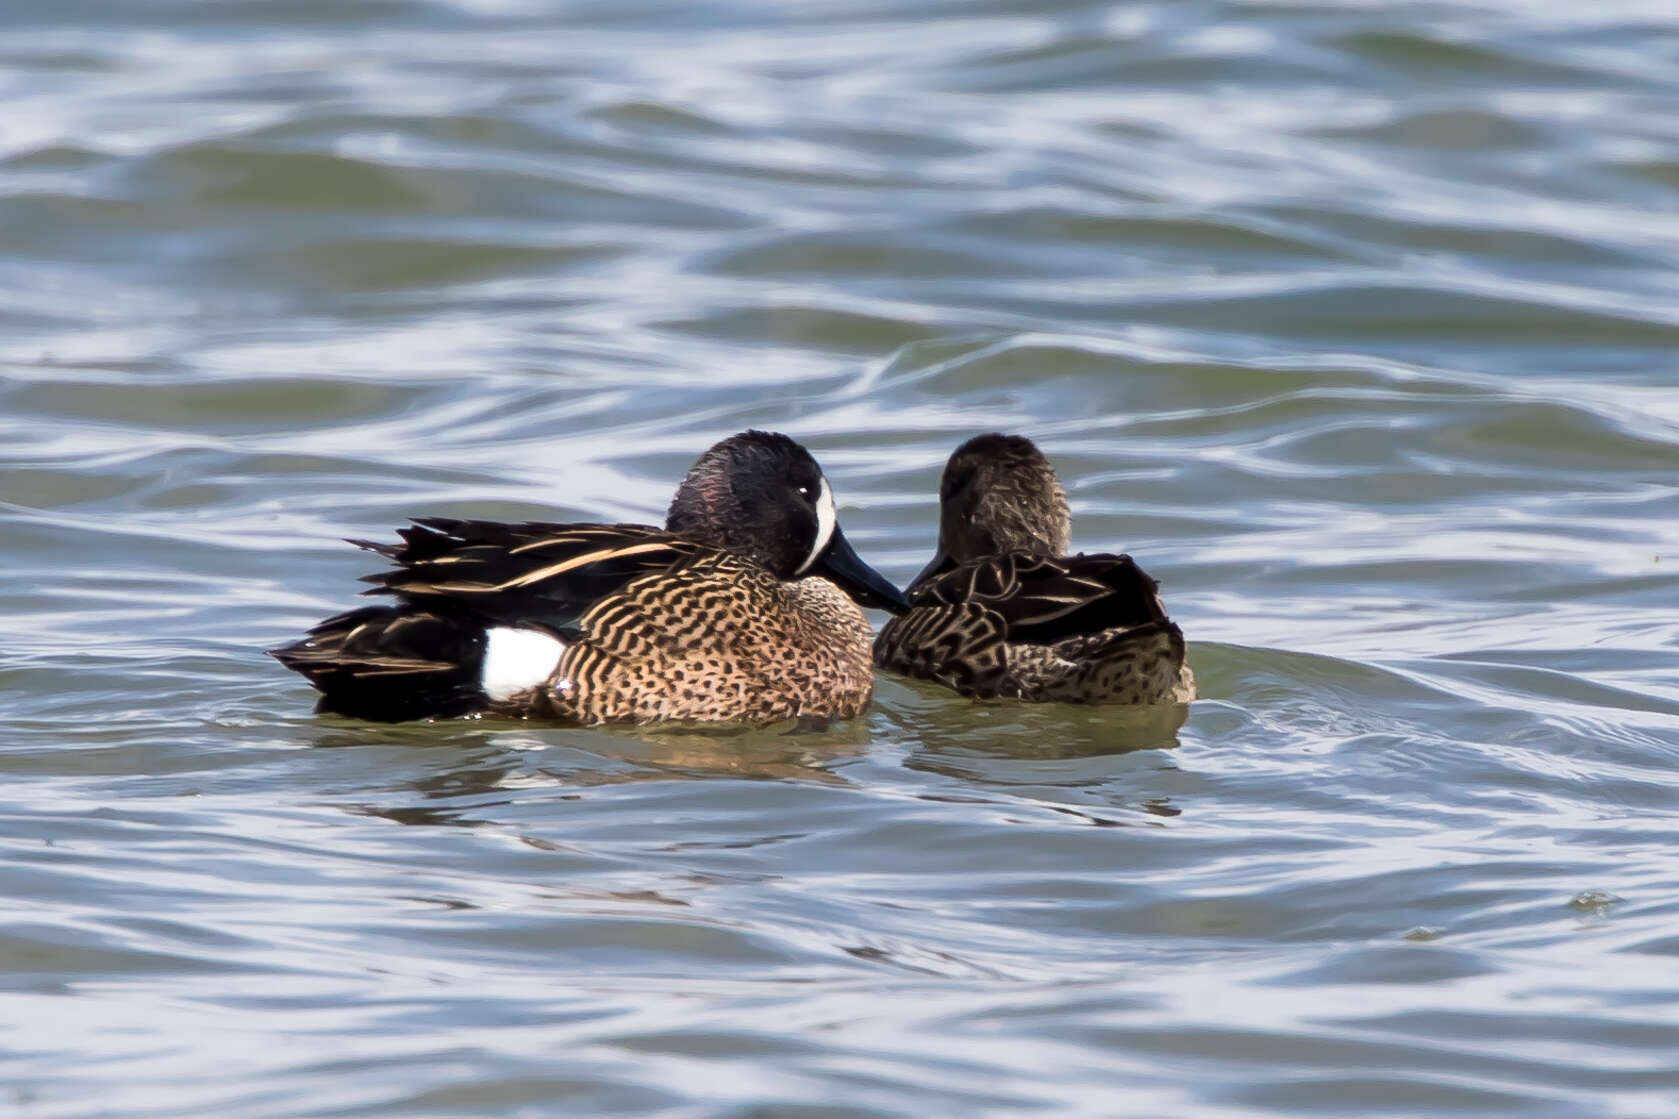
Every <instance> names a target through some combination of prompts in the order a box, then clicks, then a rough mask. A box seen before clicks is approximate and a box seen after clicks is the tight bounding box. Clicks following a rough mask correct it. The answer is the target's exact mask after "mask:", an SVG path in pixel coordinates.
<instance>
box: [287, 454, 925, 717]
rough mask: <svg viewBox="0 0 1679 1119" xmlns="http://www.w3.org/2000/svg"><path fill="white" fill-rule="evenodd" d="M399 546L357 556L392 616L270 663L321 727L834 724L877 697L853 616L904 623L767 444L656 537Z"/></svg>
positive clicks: (621, 528) (577, 528)
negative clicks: (449, 721)
mask: <svg viewBox="0 0 1679 1119" xmlns="http://www.w3.org/2000/svg"><path fill="white" fill-rule="evenodd" d="M398 535H399V536H401V537H402V543H400V544H374V543H369V542H367V541H361V540H356V541H351V543H354V544H357V545H359V546H360V547H363V548H367V549H369V550H371V551H374V552H377V553H379V554H380V555H382V556H385V557H386V558H388V559H390V560H391V561H393V563H394V567H393V568H392V569H390V570H387V571H382V572H380V573H378V574H376V575H370V576H367V577H366V579H365V580H364V581H365V582H369V583H372V584H374V589H373V590H371V591H367V592H365V593H367V594H376V595H394V596H395V598H396V600H397V601H396V602H395V603H394V604H391V605H381V606H367V607H363V608H362V609H360V610H352V611H350V612H349V613H346V614H340V615H338V616H337V617H335V618H329V619H327V620H326V621H324V622H322V623H321V624H320V625H318V626H316V627H315V628H314V629H312V630H310V631H309V633H308V635H307V636H306V637H304V638H303V639H302V640H301V641H298V642H296V643H295V644H292V645H287V646H286V647H284V648H282V649H275V650H273V654H274V656H276V657H278V658H279V660H280V663H282V664H284V665H285V666H286V667H287V668H291V669H294V670H296V671H298V672H300V673H302V674H303V675H304V676H305V677H307V678H308V680H309V682H310V683H311V684H313V685H314V686H315V687H316V688H317V689H319V691H320V693H321V698H320V703H319V707H318V710H320V711H331V712H336V713H338V714H342V715H350V716H354V717H357V718H363V719H377V720H381V721H386V722H398V721H401V720H405V719H424V718H447V717H453V716H461V715H478V714H486V713H490V714H505V715H534V716H538V717H544V718H553V719H558V720H563V721H566V722H575V723H607V722H633V723H647V722H657V721H663V720H692V721H698V722H772V721H774V720H777V719H782V718H787V717H789V716H794V715H815V716H827V717H837V718H843V717H848V716H851V715H855V714H857V713H858V712H859V711H861V710H862V709H863V707H864V706H865V705H866V704H867V703H868V701H869V696H870V694H871V693H872V691H873V689H874V669H873V666H872V665H871V664H870V661H869V637H870V631H869V624H868V622H867V620H866V619H865V618H864V617H863V612H862V610H860V609H858V603H861V604H863V605H865V606H875V607H881V608H885V609H890V610H901V609H903V608H905V606H906V605H907V604H906V603H905V601H904V598H903V595H902V594H901V593H899V591H898V590H897V588H896V587H894V586H892V585H891V584H890V583H888V582H887V581H886V580H885V579H883V578H882V577H881V576H880V575H879V574H877V573H876V572H875V571H874V570H873V569H872V568H870V567H869V566H868V565H867V564H865V563H863V561H862V560H860V559H858V558H857V553H856V552H854V551H852V549H851V545H850V544H849V543H847V542H846V539H845V536H844V534H843V533H841V532H840V528H839V524H838V523H837V521H836V520H835V515H834V496H833V491H832V489H831V488H830V487H829V485H828V480H827V478H825V477H824V476H823V474H822V469H821V467H819V466H817V465H816V460H815V459H814V458H812V457H811V456H810V452H808V451H806V450H805V449H804V448H803V447H801V446H800V445H799V444H797V443H795V442H794V441H793V440H791V439H789V438H787V436H785V435H776V434H771V433H768V432H761V431H748V432H745V433H743V434H740V435H736V436H733V437H732V438H729V439H725V440H724V441H723V442H721V443H719V444H717V445H716V446H714V447H712V448H711V449H710V450H709V451H707V452H706V453H705V454H704V455H702V456H701V457H700V459H699V461H698V462H696V463H695V464H694V467H693V469H692V470H690V471H689V472H688V476H687V477H686V478H685V479H684V480H683V482H682V486H681V488H680V489H678V490H677V492H676V497H675V499H674V500H673V501H672V502H671V505H670V512H669V515H668V517H667V519H666V522H665V528H664V529H658V528H653V527H651V526H649V525H600V524H536V523H531V524H498V523H494V522H490V521H462V520H449V519H445V518H440V517H429V518H425V519H423V520H418V521H416V522H415V524H414V527H411V528H405V529H401V530H399V531H398ZM848 595H849V597H847V596H848ZM853 600H855V601H853Z"/></svg>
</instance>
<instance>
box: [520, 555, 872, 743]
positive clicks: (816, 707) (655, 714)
mask: <svg viewBox="0 0 1679 1119" xmlns="http://www.w3.org/2000/svg"><path fill="white" fill-rule="evenodd" d="M578 628H579V631H580V633H579V636H578V637H577V639H576V641H575V642H574V643H573V644H572V645H571V647H569V648H568V649H567V651H566V653H565V655H564V656H563V657H562V658H561V661H560V665H559V667H558V669H557V670H556V672H555V678H556V679H557V680H561V681H564V682H565V686H564V687H559V688H552V689H548V690H546V691H545V692H544V693H543V694H542V695H541V696H540V697H537V698H536V702H535V703H534V705H533V706H534V707H535V708H536V712H537V713H540V714H544V715H547V716H549V717H553V718H558V719H563V720H566V721H568V722H578V723H585V724H588V723H623V722H629V723H648V722H658V721H663V720H693V721H698V722H718V721H725V720H727V721H746V722H770V721H774V720H777V719H784V718H788V717H791V716H795V715H819V716H828V717H834V718H845V717H849V716H852V715H855V714H857V713H858V712H860V711H861V710H862V709H863V708H864V707H865V706H866V705H867V704H868V702H869V697H870V695H871V694H872V693H873V690H874V669H873V666H872V665H871V664H870V661H869V653H868V649H869V633H870V631H869V625H868V621H867V620H866V619H865V618H864V616H863V612H862V610H860V609H859V608H858V607H857V605H856V603H854V602H852V601H851V599H849V598H848V597H846V595H845V594H844V593H843V592H842V591H840V589H839V588H838V587H836V586H834V585H833V584H832V583H830V582H828V581H827V580H826V579H822V578H816V577H811V578H806V579H800V580H797V581H795V582H791V583H783V582H780V581H779V580H777V579H775V578H773V577H771V576H769V575H768V574H766V573H765V572H764V571H763V570H762V569H761V568H759V567H757V566H756V565H755V564H752V563H750V562H748V561H746V560H743V559H741V558H739V557H737V556H733V555H728V554H719V555H716V556H715V557H713V558H711V559H708V560H706V561H704V562H701V563H696V564H694V565H692V566H690V567H689V568H687V569H685V570H683V571H682V572H680V573H679V574H678V575H675V576H672V575H657V576H647V577H643V578H641V579H639V580H637V581H635V582H633V583H630V584H629V585H627V586H626V587H625V588H624V589H623V590H622V591H621V592H619V593H618V594H614V595H612V596H611V597H609V598H606V599H603V600H602V601H601V602H599V603H598V604H596V605H595V606H594V607H593V608H592V609H591V610H590V611H589V612H588V613H587V614H585V615H584V616H583V618H582V620H581V622H580V623H579V626H578Z"/></svg>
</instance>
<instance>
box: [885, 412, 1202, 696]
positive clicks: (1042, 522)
mask: <svg viewBox="0 0 1679 1119" xmlns="http://www.w3.org/2000/svg"><path fill="white" fill-rule="evenodd" d="M1071 536H1072V517H1071V515H1070V514H1069V513H1068V510H1067V494H1066V491H1064V490H1063V489H1062V488H1061V482H1060V480H1059V479H1057V478H1056V476H1055V469H1054V468H1053V467H1052V466H1050V464H1049V460H1048V459H1046V458H1045V457H1044V456H1043V454H1042V452H1040V451H1039V450H1038V448H1037V447H1035V446H1034V445H1033V444H1032V441H1031V440H1029V439H1025V438H1022V437H1021V436H1018V435H995V434H993V435H980V436H976V437H975V438H973V439H970V440H968V441H967V442H966V443H964V444H962V445H961V446H960V447H958V448H956V450H955V452H954V453H952V454H951V456H950V461H949V462H948V463H946V464H945V468H944V477H943V478H942V479H941V480H940V482H939V545H938V551H937V552H936V553H935V554H934V556H933V561H932V562H931V563H929V564H928V565H927V567H926V568H925V569H924V570H923V571H922V572H921V574H919V575H917V576H916V577H915V581H914V582H913V583H911V584H910V587H909V591H908V597H909V601H910V609H909V611H908V612H906V613H904V614H901V615H900V616H898V617H895V618H893V619H891V620H890V621H889V622H887V623H886V626H885V628H884V629H882V630H881V631H880V636H879V637H878V638H877V639H876V640H875V645H874V657H875V663H876V664H878V665H879V666H880V667H882V668H887V669H891V670H892V671H894V672H901V673H903V674H904V675H906V676H917V677H920V678H922V679H926V680H935V681H937V682H939V683H941V684H944V685H946V686H948V687H951V688H954V689H955V690H956V691H958V692H961V693H962V694H963V695H966V696H974V697H979V698H993V697H1007V698H1012V699H1025V700H1043V701H1063V702H1070V703H1169V702H1178V703H1182V702H1187V701H1188V700H1191V699H1194V698H1195V677H1194V675H1193V674H1192V673H1191V672H1190V670H1189V666H1187V665H1186V664H1184V642H1183V632H1182V631H1181V630H1179V629H1178V627H1177V626H1176V625H1175V624H1174V623H1173V622H1172V621H1171V620H1170V619H1168V618H1167V617H1166V609H1165V607H1164V606H1163V605H1162V604H1161V601H1160V595H1159V594H1158V593H1157V591H1158V584H1157V583H1155V581H1154V580H1153V579H1151V578H1149V577H1148V576H1147V575H1146V574H1144V573H1143V570H1142V569H1141V568H1140V567H1138V566H1137V565H1136V563H1135V562H1133V561H1132V559H1131V557H1130V556H1113V555H1096V556H1087V555H1076V556H1069V555H1067V551H1068V549H1069V547H1070V545H1071Z"/></svg>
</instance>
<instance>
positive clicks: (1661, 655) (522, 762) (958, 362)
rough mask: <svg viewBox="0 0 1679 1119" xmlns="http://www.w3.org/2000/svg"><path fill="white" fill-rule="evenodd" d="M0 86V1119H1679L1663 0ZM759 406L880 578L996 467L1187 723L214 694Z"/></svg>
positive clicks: (28, 49)
mask: <svg viewBox="0 0 1679 1119" xmlns="http://www.w3.org/2000/svg"><path fill="white" fill-rule="evenodd" d="M0 91H3V96H4V98H5V109H4V111H3V112H0V328H3V329H0V360H3V364H0V534H3V535H0V539H3V540H4V546H3V548H0V576H3V578H0V617H3V618H4V641H3V642H0V718H3V720H4V726H5V732H4V734H3V735H0V769H3V775H4V776H3V782H0V845H3V848H4V857H3V858H0V905H3V906H4V911H5V915H4V919H3V921H0V984H3V985H4V991H3V993H0V1111H4V1112H6V1113H7V1114H8V1115H18V1116H22V1117H26V1119H42V1117H49V1116H51V1117H69V1116H93V1115H122V1116H125V1117H126V1116H135V1117H139V1116H148V1117H150V1116H155V1117H159V1119H179V1117H183V1116H200V1115H202V1116H217V1117H228V1119H242V1117H258V1116H261V1117H280V1116H296V1117H302V1116H326V1115H332V1116H550V1115H555V1116H558V1115H585V1114H620V1115H636V1116H673V1117H678V1116H679V1117H684V1119H686V1117H701V1116H747V1115H751V1116H763V1117H768V1116H775V1117H784V1116H785V1117H801V1119H806V1117H808V1119H814V1117H816V1116H848V1117H849V1116H916V1117H926V1116H946V1115H950V1116H955V1115H1003V1114H1053V1115H1058V1116H1059V1115H1067V1116H1091V1117H1098V1116H1114V1115H1133V1116H1157V1115H1158V1116H1186V1115H1192V1116H1218V1117H1234V1116H1286V1117H1298V1116H1305V1115H1325V1116H1345V1115H1374V1114H1384V1115H1404V1116H1427V1117H1436V1116H1517V1115H1519V1116H1524V1117H1527V1116H1543V1117H1563V1116H1609V1115H1614V1116H1649V1117H1663V1119H1671V1116H1673V1115H1675V1114H1679V778H1676V777H1675V767H1676V765H1679V653H1676V652H1675V641H1676V638H1679V609H1676V596H1675V593H1674V590H1675V579H1674V575H1673V569H1674V568H1675V567H1676V566H1679V488H1676V483H1679V361H1676V355H1679V270H1676V265H1679V8H1675V7H1674V5H1673V4H1672V3H1670V2H1669V0H1646V2H1637V0H1604V2H1599V3H1594V4H1590V5H1569V4H1560V3H1559V4H1543V3H1536V2H1527V0H1438V2H1420V0H1397V2H1394V3H1386V4H1375V3H1369V4H1366V3H1354V2H1328V0H1287V2H1284V0H1226V2H1214V0H1208V2H1187V0H1186V2H1171V3H1165V2H1163V3H1155V4H1129V3H1127V4H1119V5H1107V4H1086V3H1080V2H1076V0H1067V2H1052V3H1047V4H1046V3H1027V2H1024V0H974V2H942V3H941V2H933V3H927V2H917V3H910V2H907V0H865V2H863V3H861V4H845V5H842V4H829V3H805V4H775V3H768V2H757V3H753V2H739V3H729V2H723V3H712V4H705V5H689V4H674V3H665V2H661V0H620V2H618V3H612V4H603V3H575V4H545V3H537V2H535V0H433V2H430V3H425V2H420V0H369V2H364V3H354V4H351V3H330V2H325V0H238V2H235V0H150V2H144V3H141V2H131V0H122V2H119V0H60V2H57V3H21V2H19V3H12V4H10V5H5V6H0ZM750 425H755V426H769V427H774V428H778V429H782V430H786V431H788V432H790V433H792V434H794V435H796V436H798V437H799V438H801V439H803V440H804V441H806V442H807V443H808V444H809V445H810V446H811V447H812V449H813V450H814V451H815V452H816V454H817V455H818V457H819V458H821V460H822V461H823V463H824V465H825V466H826V467H827V469H828V472H829V474H830V476H831V477H832V478H833V479H834V482H835V486H836V488H837V489H838V491H839V493H840V497H841V501H842V506H843V508H842V518H843V520H844V523H845V524H846V526H847V530H848V533H849V534H850V536H851V538H852V540H853V542H854V543H856V545H857V547H858V549H859V551H861V552H862V553H863V554H864V555H865V556H866V557H868V558H870V559H871V560H873V561H874V562H875V563H876V565H877V566H879V567H881V568H882V569H883V570H884V571H885V572H886V573H887V574H889V575H890V576H892V577H894V578H896V579H898V580H900V581H901V580H904V579H907V578H908V577H909V576H910V575H912V574H913V573H914V572H915V571H916V570H917V569H918V568H919V566H920V565H921V563H922V562H924V561H925V559H926V557H927V555H928V553H929V551H930V549H931V547H932V538H933V533H934V509H933V500H934V490H935V487H936V480H937V474H938V470H939V467H940V465H941V464H942V462H943V459H944V456H945V455H946V454H947V453H948V452H949V450H950V449H951V447H953V446H954V445H955V444H956V443H957V442H958V441H959V440H961V439H962V438H965V437H966V436H968V435H970V434H973V433H975V432H977V431H984V430H988V429H996V428H1003V429H1007V430H1015V431H1021V432H1024V433H1027V434H1030V435H1032V436H1034V437H1036V438H1037V439H1039V441H1040V442H1041V443H1042V445H1043V446H1044V447H1045V449H1046V450H1048V451H1049V452H1050V453H1051V455H1052V456H1053V458H1054V460H1055V461H1056V463H1057V465H1058V466H1059V468H1060V470H1061V472H1062V474H1063V475H1064V477H1065V478H1066V480H1067V483H1068V487H1069V489H1070V491H1071V493H1072V496H1073V501H1074V508H1075V514H1076V518H1077V526H1076V534H1075V535H1076V539H1077V541H1078V544H1079V545H1080V546H1081V547H1083V548H1086V549H1089V550H1119V549H1127V550H1130V551H1132V552H1133V553H1134V554H1135V555H1137V556H1138V557H1139V558H1140V559H1141V560H1142V561H1143V562H1144V563H1145V565H1146V566H1147V567H1148V568H1149V570H1150V571H1151V572H1152V573H1153V574H1155V575H1156V576H1158V577H1159V578H1160V579H1161V580H1162V582H1163V584H1164V586H1165V591H1166V596H1167V602H1168V604H1169V605H1170V607H1171V608H1172V610H1173V613H1174V615H1175V616H1176V617H1177V618H1178V619H1179V620H1180V621H1181V622H1182V624H1183V626H1184V628H1185V630H1186V632H1187V633H1188V634H1189V637H1190V639H1191V642H1192V647H1191V662H1192V664H1193V665H1194V668H1195V670H1196V672H1197V673H1198V674H1199V676H1200V679H1201V682H1202V690H1203V695H1204V698H1203V699H1202V700H1201V701H1199V702H1197V703H1196V704H1194V705H1193V706H1192V707H1190V708H1188V709H1187V710H1173V711H1162V712H1153V713H1143V714H1139V713H1135V712H1132V713H1126V712H1121V711H1115V710H1100V709H1095V710H1091V709H1070V708H1052V707H1035V708H1022V707H1017V706H1002V705H972V704H968V703H965V702H962V701H959V700H957V699H954V698H953V697H951V696H948V695H946V694H942V693H940V692H939V691H938V690H937V689H934V688H931V687H923V686H921V685H918V684H910V683H906V682H904V681H901V680H896V679H890V678H887V679H883V680H882V681H881V683H880V687H879V689H878V693H877V702H876V703H875V705H874V707H873V709H872V710H871V711H870V712H869V713H868V715H867V716H866V717H864V718H861V719H858V720H856V721H854V722H852V723H849V724H842V725H839V726H835V727H832V728H829V729H826V730H816V731H807V732H803V733H800V732H797V729H796V728H789V727H785V726H783V727H771V728H767V729H764V730H754V731H742V732H734V733H715V734H711V733H664V732H651V733H635V732H619V731H610V732H609V731H582V730H568V729H559V728H551V727H544V726H539V725H532V724H523V723H513V722H493V721H486V722H477V723H455V724H444V725H419V726H406V727H398V728H389V727H377V726H369V725H364V724H357V723H352V722H349V721H345V720H336V719H330V718H317V717H314V716H312V715H311V714H310V713H309V707H310V693H309V692H308V689H307V688H306V687H305V686H303V685H302V684H301V683H300V682H299V680H298V679H297V678H295V677H292V676H290V675H288V674H287V673H285V672H283V671H282V670H281V669H280V668H279V667H278V666H277V665H275V664H274V663H273V662H272V661H270V660H269V659H267V658H266V657H264V656H262V655H261V652H260V650H261V649H263V648H265V647H267V646H270V645H273V644H276V643H278V642H280V641H283V640H286V639H288V638H290V637H292V636H295V635H296V634H297V633H298V632H299V630H300V629H301V627H303V626H305V625H306V624H308V623H310V622H312V621H313V620H316V619H318V618H319V617H321V616H322V615H324V614H325V613H327V612H330V611H334V610H337V609H340V608H342V607H343V606H345V605H346V604H347V603H348V602H349V596H350V595H351V594H352V593H353V591H354V590H355V589H357V585H356V584H355V582H354V578H355V576H357V575H360V574H362V573H364V572H365V571H366V570H368V565H369V557H367V556H365V555H363V554H359V553H356V552H354V551H353V550H352V549H350V548H349V547H348V546H347V545H344V544H342V543H341V542H340V540H339V538H340V537H343V536H369V535H371V536H378V537H384V536H387V535H388V533H389V532H390V530H391V529H392V528H393V527H394V526H395V525H397V524H399V523H401V521H402V519H403V518H404V517H406V516H408V515H411V514H420V513H427V512H430V513H453V514H464V513H471V514H476V515H484V516H495V517H508V518H527V517H538V518H543V519H603V518H604V519H635V520H657V519H659V517H660V515H661V513H662V510H663V507H664V504H665V502H666V501H667V500H668V497H669V494H670V491H671V489H672V487H673V485H674V483H675V482H676V480H677V479H678V478H679V477H680V476H681V473H682V471H683V470H684V469H685V468H686V467H687V465H688V463H689V462H691V461H692V459H693V458H694V457H695V456H696V455H697V454H698V453H699V452H700V451H701V450H702V449H703V448H704V447H705V446H706V445H707V444H709V443H710V442H711V441H712V440H714V439H716V438H719V437H721V436H723V435H726V434H728V433H730V432H733V431H735V430H738V429H740V428H743V427H746V426H750ZM1180 724H1181V725H1180Z"/></svg>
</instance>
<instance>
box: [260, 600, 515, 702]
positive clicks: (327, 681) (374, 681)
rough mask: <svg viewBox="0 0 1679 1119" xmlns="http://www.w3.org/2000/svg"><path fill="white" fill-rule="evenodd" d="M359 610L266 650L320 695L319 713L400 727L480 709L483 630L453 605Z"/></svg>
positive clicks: (439, 604)
mask: <svg viewBox="0 0 1679 1119" xmlns="http://www.w3.org/2000/svg"><path fill="white" fill-rule="evenodd" d="M436 605H437V607H438V608H437V609H420V608H418V607H410V606H363V607H362V608H361V609H359V610H351V611H348V612H347V613H343V614H339V615H338V616H336V617H332V618H328V619H327V620H326V621H324V622H322V623H320V624H319V625H317V626H315V628H313V629H311V630H310V631H309V632H308V634H307V635H305V636H304V637H303V639H302V640H300V641H294V642H293V643H292V644H290V645H287V646H284V647H283V648H279V649H270V650H269V653H270V654H272V655H273V656H274V657H275V658H276V659H278V660H279V662H280V663H281V664H283V665H285V666H286V667H287V668H289V669H291V670H292V671H294V672H300V673H302V674H303V675H304V677H305V678H307V679H308V681H309V683H311V684H313V685H314V686H315V688H316V689H317V690H318V691H319V692H320V693H321V701H320V705H319V706H318V707H317V710H319V711H336V712H337V713H338V714H340V715H350V716H353V717H355V718H358V719H375V720H378V721H380V722H391V723H399V722H402V721H404V720H407V719H425V718H452V717H455V716H458V715H470V714H472V713H474V712H476V711H479V710H482V709H483V706H484V696H483V693H482V692H481V691H480V690H479V687H478V678H479V675H480V673H481V671H482V668H483V660H484V627H483V626H482V625H481V624H479V623H478V622H476V621H475V620H474V619H473V618H471V617H470V616H469V615H467V614H466V612H465V611H463V610H461V609H460V608H458V607H456V606H454V605H453V604H452V603H448V602H440V603H438V604H436Z"/></svg>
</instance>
